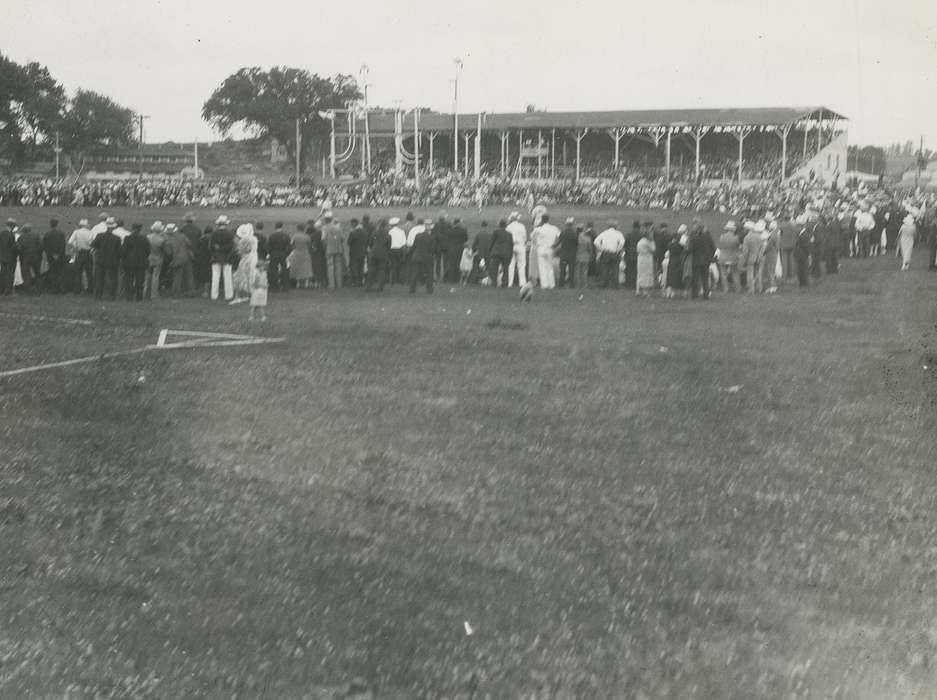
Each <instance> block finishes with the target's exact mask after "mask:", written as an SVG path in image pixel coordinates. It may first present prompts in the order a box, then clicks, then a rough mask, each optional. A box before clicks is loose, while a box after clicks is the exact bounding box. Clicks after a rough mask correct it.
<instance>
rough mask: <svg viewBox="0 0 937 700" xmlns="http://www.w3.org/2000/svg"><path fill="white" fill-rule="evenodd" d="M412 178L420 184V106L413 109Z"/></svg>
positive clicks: (417, 184)
mask: <svg viewBox="0 0 937 700" xmlns="http://www.w3.org/2000/svg"><path fill="white" fill-rule="evenodd" d="M413 179H414V180H415V182H416V186H417V187H419V186H420V108H419V107H416V108H415V109H414V110H413Z"/></svg>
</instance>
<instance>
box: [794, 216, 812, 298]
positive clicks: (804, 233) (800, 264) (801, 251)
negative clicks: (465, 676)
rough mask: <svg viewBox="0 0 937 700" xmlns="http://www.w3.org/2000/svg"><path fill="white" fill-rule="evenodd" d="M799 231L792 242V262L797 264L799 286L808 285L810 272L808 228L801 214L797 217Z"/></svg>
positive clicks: (805, 218)
mask: <svg viewBox="0 0 937 700" xmlns="http://www.w3.org/2000/svg"><path fill="white" fill-rule="evenodd" d="M797 225H798V226H800V231H799V232H798V233H797V240H796V241H795V242H794V264H795V265H796V266H797V283H798V285H799V286H801V287H806V286H808V285H809V272H810V229H809V228H808V226H807V217H806V216H804V215H801V216H799V217H798V218H797Z"/></svg>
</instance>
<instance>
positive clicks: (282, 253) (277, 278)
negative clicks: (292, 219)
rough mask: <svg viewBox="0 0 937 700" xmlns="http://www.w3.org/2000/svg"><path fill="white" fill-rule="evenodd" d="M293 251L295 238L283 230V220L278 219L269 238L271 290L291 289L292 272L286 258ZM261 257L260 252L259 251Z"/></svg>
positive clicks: (268, 252)
mask: <svg viewBox="0 0 937 700" xmlns="http://www.w3.org/2000/svg"><path fill="white" fill-rule="evenodd" d="M292 252H293V240H292V239H291V238H290V237H289V236H287V235H286V231H284V230H283V222H282V221H278V222H277V223H276V225H275V226H274V227H273V233H271V234H270V238H269V239H268V240H267V254H268V255H269V256H270V267H269V269H268V272H267V275H268V277H269V280H270V291H272V292H279V291H281V290H282V291H284V292H285V291H289V288H290V274H289V270H287V267H286V260H287V258H289V256H290V253H292ZM257 255H258V257H260V253H259V252H258V253H257Z"/></svg>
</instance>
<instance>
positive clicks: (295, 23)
mask: <svg viewBox="0 0 937 700" xmlns="http://www.w3.org/2000/svg"><path fill="white" fill-rule="evenodd" d="M0 51H3V53H5V54H7V55H8V56H10V57H11V58H13V59H14V60H16V61H19V62H26V61H29V60H35V61H39V62H40V63H44V64H45V65H47V66H48V67H49V68H50V70H51V71H52V73H53V75H54V76H55V77H56V78H57V79H58V80H59V81H60V82H62V83H63V84H64V85H65V87H66V89H67V90H69V91H70V92H71V91H73V90H74V89H75V88H77V87H79V86H80V87H85V88H88V89H93V90H97V91H99V92H103V93H105V94H107V95H109V96H111V97H113V98H114V99H116V100H117V101H119V102H121V103H122V104H124V105H126V106H127V107H130V108H132V109H134V110H136V111H139V112H142V113H144V114H147V115H149V116H150V119H149V121H148V122H147V126H146V139H147V141H165V140H176V141H188V140H192V139H195V138H198V139H200V140H211V139H213V138H217V135H214V134H213V133H212V130H211V129H210V128H209V127H208V125H207V124H205V123H204V122H202V119H201V116H200V114H201V107H202V103H203V102H204V101H205V100H206V99H207V98H208V97H209V96H210V95H211V93H212V91H213V90H214V88H215V87H217V86H218V85H219V84H220V83H221V82H222V81H223V80H224V79H225V78H226V77H227V76H228V75H229V74H231V73H233V72H234V71H236V70H237V69H238V68H240V67H242V66H251V65H259V66H263V67H265V68H266V67H270V66H272V65H290V66H296V67H301V68H305V69H307V70H310V71H312V72H315V73H319V74H321V75H331V74H334V73H336V72H343V73H351V74H354V75H357V74H358V72H359V69H360V67H361V65H362V64H367V65H368V66H369V68H370V76H369V80H368V82H369V84H370V85H371V87H370V90H369V95H370V98H371V99H370V101H371V103H372V104H380V105H382V106H394V105H396V104H398V102H399V104H401V105H402V106H404V107H410V106H415V105H419V106H426V107H431V108H434V109H437V110H439V111H450V110H451V108H452V78H453V75H454V71H455V66H454V59H455V58H456V57H461V58H462V60H463V62H464V68H463V71H462V74H461V79H460V82H459V108H460V111H467V112H472V111H478V110H481V111H487V112H502V111H504V112H507V111H522V110H523V109H524V107H525V105H527V104H528V103H532V104H535V105H537V107H538V108H542V109H550V110H564V111H565V110H570V111H574V110H590V109H652V108H656V107H661V108H664V107H667V108H679V107H687V108H690V107H772V106H802V105H817V106H820V105H823V106H826V107H829V108H831V109H834V110H836V111H839V112H840V113H842V114H845V115H847V116H848V117H850V119H851V123H850V128H849V132H850V133H849V140H850V143H859V144H866V143H875V144H879V145H886V144H888V143H890V142H894V141H905V140H909V139H913V140H914V141H915V143H916V142H917V140H918V139H919V138H920V136H921V135H923V136H924V139H925V146H928V147H930V148H937V6H935V0H898V1H897V2H883V1H882V0H677V1H675V0H670V1H669V2H668V1H667V0H662V1H659V2H641V3H628V2H623V1H622V0H582V1H580V2H549V0H541V1H540V2H530V1H528V0H462V1H461V2H439V1H438V0H397V1H395V0H385V1H383V2H382V1H380V0H356V1H352V2H335V1H334V0H331V1H330V2H315V1H314V0H312V1H310V0H306V1H304V2H290V1H288V0H265V1H264V2H257V1H256V0H251V2H244V1H243V0H223V1H222V0H162V1H160V0H82V1H80V2H79V1H77V0H3V17H2V20H0Z"/></svg>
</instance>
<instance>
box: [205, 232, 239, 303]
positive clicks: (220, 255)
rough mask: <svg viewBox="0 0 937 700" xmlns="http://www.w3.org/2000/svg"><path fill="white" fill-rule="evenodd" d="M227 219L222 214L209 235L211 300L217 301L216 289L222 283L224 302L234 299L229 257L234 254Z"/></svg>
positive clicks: (232, 234) (231, 234) (232, 233)
mask: <svg viewBox="0 0 937 700" xmlns="http://www.w3.org/2000/svg"><path fill="white" fill-rule="evenodd" d="M229 225H230V222H229V221H228V217H227V216H225V215H224V214H222V215H221V216H219V217H218V219H217V220H216V221H215V230H214V231H212V234H211V242H210V250H211V298H212V301H215V300H217V299H218V287H219V285H220V283H221V282H222V280H223V281H224V298H225V301H231V300H232V299H234V278H233V271H232V267H231V256H232V255H233V254H234V232H233V231H231V230H229Z"/></svg>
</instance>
